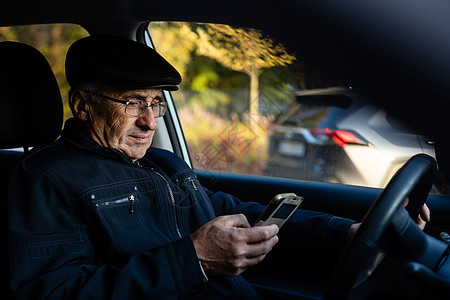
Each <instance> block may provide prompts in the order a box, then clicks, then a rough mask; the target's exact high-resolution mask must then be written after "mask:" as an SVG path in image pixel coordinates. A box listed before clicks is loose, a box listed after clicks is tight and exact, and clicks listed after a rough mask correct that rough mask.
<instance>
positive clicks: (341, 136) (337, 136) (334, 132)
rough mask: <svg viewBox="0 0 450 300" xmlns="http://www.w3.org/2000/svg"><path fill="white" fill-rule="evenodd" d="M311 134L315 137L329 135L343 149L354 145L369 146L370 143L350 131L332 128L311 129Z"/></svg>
mask: <svg viewBox="0 0 450 300" xmlns="http://www.w3.org/2000/svg"><path fill="white" fill-rule="evenodd" d="M310 132H311V133H312V134H313V135H315V136H318V135H327V136H328V137H330V138H331V139H333V141H334V142H335V143H336V144H337V145H339V146H340V147H343V146H345V145H347V144H352V145H368V142H366V141H365V140H363V139H362V138H358V137H357V136H356V133H352V132H350V131H348V130H339V129H330V128H314V129H310Z"/></svg>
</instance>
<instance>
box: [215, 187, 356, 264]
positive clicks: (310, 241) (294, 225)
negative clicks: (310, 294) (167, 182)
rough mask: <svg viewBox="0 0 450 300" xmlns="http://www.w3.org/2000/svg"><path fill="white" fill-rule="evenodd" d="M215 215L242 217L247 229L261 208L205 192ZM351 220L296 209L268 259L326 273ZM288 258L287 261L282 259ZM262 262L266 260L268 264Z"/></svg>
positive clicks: (341, 246) (340, 249) (342, 245)
mask: <svg viewBox="0 0 450 300" xmlns="http://www.w3.org/2000/svg"><path fill="white" fill-rule="evenodd" d="M207 193H208V195H209V197H210V199H211V202H212V204H213V206H214V209H215V212H216V215H218V216H219V215H227V214H236V213H243V214H245V216H246V217H247V219H248V221H249V223H250V225H251V224H253V223H254V222H255V221H256V218H257V217H258V216H259V214H260V213H262V211H263V210H264V208H265V206H263V205H260V204H257V203H253V202H241V201H239V200H238V199H237V198H236V197H233V196H231V195H228V194H225V193H221V192H219V193H214V192H211V191H207ZM353 223H354V221H353V220H350V219H345V218H341V217H337V216H334V215H331V214H326V213H321V212H315V211H309V210H303V209H297V211H296V212H295V213H294V214H293V215H292V216H291V218H290V219H289V220H288V221H287V222H286V223H285V224H284V226H283V227H282V228H281V230H280V232H279V234H278V237H279V242H278V244H277V245H276V246H275V247H274V248H273V250H272V251H271V253H270V255H269V256H268V258H270V259H271V260H272V261H276V262H277V263H279V264H280V265H284V266H294V265H295V264H293V260H292V259H291V258H292V257H295V261H296V263H297V267H298V265H301V267H300V268H299V269H305V268H310V269H318V268H317V267H318V266H319V269H320V270H321V273H330V272H331V271H332V269H333V267H334V266H335V265H336V263H337V261H338V259H339V258H340V256H341V255H342V253H343V251H344V249H345V246H346V245H347V243H348V240H349V236H348V232H349V230H350V226H351V225H352V224H353ZM286 258H289V259H286ZM270 259H266V260H270Z"/></svg>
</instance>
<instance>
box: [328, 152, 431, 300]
mask: <svg viewBox="0 0 450 300" xmlns="http://www.w3.org/2000/svg"><path fill="white" fill-rule="evenodd" d="M436 170H437V169H436V161H435V160H434V159H433V158H432V157H431V156H428V155H426V154H417V155H415V156H413V157H412V158H411V159H410V160H408V162H407V163H406V164H405V165H404V166H403V167H402V168H400V169H399V170H398V171H397V173H396V174H395V175H394V176H393V177H392V179H391V180H390V181H389V183H388V185H387V186H386V188H385V189H384V190H383V192H382V193H381V194H380V195H379V196H378V198H377V200H376V201H375V202H374V203H373V205H372V206H371V207H370V209H369V210H368V212H367V214H366V215H365V217H364V218H363V220H362V223H361V226H360V228H359V229H358V231H357V232H356V234H355V236H354V237H353V239H352V240H351V241H350V242H349V244H348V245H347V248H346V250H345V251H344V254H343V255H342V257H341V259H340V261H339V263H338V265H337V267H336V269H335V270H334V273H333V275H332V277H331V281H330V284H329V286H328V288H327V291H326V293H325V299H346V298H347V296H348V294H349V293H350V291H351V290H352V287H353V285H354V284H355V282H356V280H357V279H358V277H359V276H360V275H361V273H362V272H363V270H365V267H366V265H367V264H368V263H370V262H371V261H372V260H373V255H374V251H373V250H374V249H375V247H376V244H377V242H378V241H379V239H380V237H381V236H382V234H383V233H384V232H385V230H386V228H387V226H388V225H389V224H391V222H392V220H393V218H394V216H395V215H396V212H397V211H398V209H403V208H402V207H401V206H402V204H403V202H404V201H405V199H406V198H407V197H409V202H408V205H407V207H406V209H407V210H408V213H409V214H410V216H411V217H413V219H415V218H416V217H417V216H418V214H419V213H420V209H421V207H422V206H423V203H424V202H425V200H426V198H427V196H428V193H429V191H430V189H431V186H432V184H433V181H434V177H435V175H436Z"/></svg>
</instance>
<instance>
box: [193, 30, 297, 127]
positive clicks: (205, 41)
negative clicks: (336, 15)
mask: <svg viewBox="0 0 450 300" xmlns="http://www.w3.org/2000/svg"><path fill="white" fill-rule="evenodd" d="M197 34H198V43H197V53H198V54H200V55H204V56H207V57H210V58H213V59H215V60H216V61H218V62H219V63H220V64H222V65H224V66H225V67H227V68H230V69H232V70H235V71H238V72H243V73H245V74H247V75H248V76H249V77H250V100H249V111H250V122H252V119H253V117H254V116H258V115H259V113H258V106H259V76H260V74H261V72H262V70H263V69H264V68H271V67H275V66H285V65H289V64H291V63H292V62H294V60H295V57H294V56H293V55H291V54H289V53H288V52H287V51H286V49H285V48H284V47H283V45H281V44H278V43H275V41H274V40H273V39H271V38H270V37H268V36H266V35H264V33H262V32H261V31H259V30H256V29H251V28H245V29H244V28H234V27H231V26H228V25H219V24H205V25H200V26H199V27H198V28H197ZM250 125H251V126H252V127H253V125H252V124H250Z"/></svg>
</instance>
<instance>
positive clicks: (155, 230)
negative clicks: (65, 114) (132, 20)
mask: <svg viewBox="0 0 450 300" xmlns="http://www.w3.org/2000/svg"><path fill="white" fill-rule="evenodd" d="M66 75H67V79H68V82H69V84H70V85H71V90H70V93H69V98H70V107H71V109H72V112H73V115H74V118H72V119H69V120H68V121H67V122H66V124H65V127H64V130H63V132H62V135H61V138H60V139H58V140H57V141H55V142H53V143H52V144H49V145H45V146H42V147H39V148H36V149H34V150H33V151H31V153H29V154H28V155H26V157H25V158H24V159H23V160H22V161H21V162H20V163H19V164H18V166H17V167H16V168H15V170H14V171H13V174H12V180H11V182H12V183H11V187H10V196H9V199H8V205H9V209H10V216H11V218H10V220H9V226H10V228H9V229H10V233H11V234H10V253H12V255H11V258H10V261H11V266H12V267H11V288H12V290H13V293H14V294H15V295H16V296H17V298H20V299H25V298H32V299H40V298H50V299H72V298H73V299H90V298H93V299H105V298H106V299H144V298H158V299H160V298H166V299H175V298H195V299H200V298H205V299H214V298H217V299H228V298H233V299H234V298H236V299H238V298H239V299H241V298H242V299H256V298H257V297H258V295H257V294H256V292H255V290H253V288H252V287H251V286H250V285H249V284H248V283H247V282H246V281H245V280H244V279H243V278H242V277H241V276H240V274H241V273H242V272H243V271H244V270H245V269H246V268H248V267H250V266H253V265H256V264H258V263H260V262H261V261H262V260H263V259H264V258H265V256H266V254H267V253H268V252H269V251H270V250H271V249H272V248H273V247H274V246H275V244H277V242H278V227H276V226H275V225H272V226H262V227H250V225H249V222H252V221H254V220H255V218H256V217H257V215H258V214H259V213H260V212H261V211H262V210H263V207H262V206H261V205H258V204H256V203H243V202H240V201H239V200H238V199H236V198H234V197H232V196H230V195H227V194H224V193H220V192H219V193H213V192H211V191H209V190H207V189H205V188H203V187H201V185H200V183H199V182H198V181H197V180H196V178H195V175H194V174H193V172H192V170H190V169H189V168H188V167H187V166H186V165H185V163H184V161H182V160H181V159H180V158H179V157H177V156H176V155H174V154H172V153H169V152H167V151H164V150H157V149H153V150H152V149H150V150H149V148H150V145H151V143H152V138H153V135H154V133H155V130H156V129H157V127H158V124H157V122H156V118H159V117H162V116H163V115H164V113H165V111H166V109H167V104H166V102H164V97H163V95H162V92H161V90H176V89H177V85H178V84H179V83H180V81H181V78H180V75H179V74H178V72H177V71H176V70H175V69H174V68H173V67H172V66H171V65H170V64H169V63H168V62H167V61H165V60H164V59H163V58H162V57H161V56H159V55H158V54H157V53H156V52H155V51H154V50H152V49H151V48H149V47H147V46H145V45H142V44H139V43H137V42H134V41H131V40H127V39H124V38H118V37H111V36H93V37H87V38H84V39H81V40H79V41H77V42H75V43H74V44H73V45H72V46H71V47H70V49H69V51H68V54H67V58H66ZM352 224H353V221H351V220H346V219H342V218H339V217H334V216H331V215H327V214H321V213H315V212H308V211H298V212H296V213H295V214H294V216H293V218H292V221H290V222H288V224H287V225H285V226H286V227H291V230H286V231H285V232H286V233H285V235H288V234H289V232H294V231H295V233H296V235H297V236H296V237H295V238H288V239H287V240H289V243H290V244H289V246H294V247H296V246H297V248H298V251H297V253H301V251H302V253H304V255H306V257H312V256H314V255H316V256H318V258H319V259H322V260H323V259H324V258H325V257H330V258H333V257H336V255H334V256H333V255H331V254H333V253H334V254H336V253H340V252H341V251H342V249H343V246H344V245H345V243H346V240H347V237H348V232H349V230H350V228H351V225H352ZM282 238H284V237H283V235H282V233H281V232H280V240H281V239H282ZM281 244H282V243H281V242H280V246H281ZM305 245H307V247H306V246H305ZM277 247H278V245H277V246H276V247H275V248H277ZM280 249H281V248H280ZM308 249H309V250H308ZM326 251H329V253H327V252H326ZM274 252H276V251H274ZM325 253H327V254H325Z"/></svg>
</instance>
